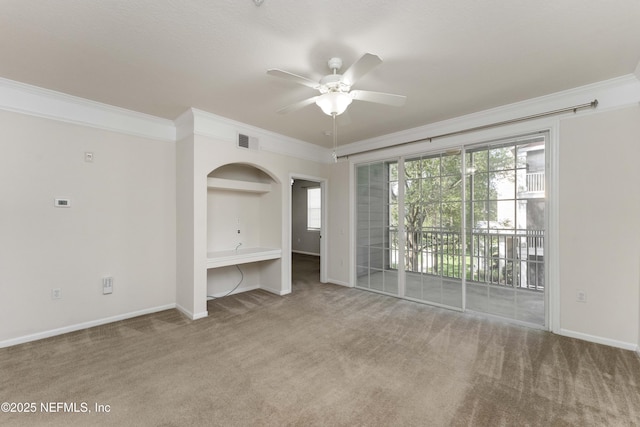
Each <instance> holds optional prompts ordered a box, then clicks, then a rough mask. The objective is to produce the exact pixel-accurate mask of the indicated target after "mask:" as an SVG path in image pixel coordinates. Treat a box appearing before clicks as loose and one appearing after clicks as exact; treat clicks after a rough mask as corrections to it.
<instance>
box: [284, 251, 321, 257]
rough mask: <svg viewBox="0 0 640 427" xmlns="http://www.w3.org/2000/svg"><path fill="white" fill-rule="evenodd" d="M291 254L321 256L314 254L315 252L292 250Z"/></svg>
mask: <svg viewBox="0 0 640 427" xmlns="http://www.w3.org/2000/svg"><path fill="white" fill-rule="evenodd" d="M291 253H294V254H300V255H311V256H320V254H317V253H314V252H305V251H294V250H292V251H291Z"/></svg>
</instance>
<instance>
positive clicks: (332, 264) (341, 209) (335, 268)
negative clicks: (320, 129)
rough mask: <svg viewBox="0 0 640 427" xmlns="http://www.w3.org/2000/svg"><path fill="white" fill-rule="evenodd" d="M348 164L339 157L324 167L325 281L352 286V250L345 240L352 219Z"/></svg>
mask: <svg viewBox="0 0 640 427" xmlns="http://www.w3.org/2000/svg"><path fill="white" fill-rule="evenodd" d="M350 166H351V164H350V163H349V162H348V161H342V160H341V161H339V162H338V163H331V164H330V165H329V166H328V175H329V183H328V186H327V187H328V189H329V190H328V193H329V197H328V201H327V205H328V206H327V208H328V209H327V211H328V214H327V216H328V219H327V233H326V234H327V242H328V246H329V247H328V251H327V252H328V256H327V258H328V261H327V266H328V273H327V275H328V277H327V280H328V281H329V282H331V283H336V284H339V285H344V286H352V285H353V284H352V281H351V280H350V275H351V274H350V273H351V271H352V268H351V265H353V252H354V248H353V247H352V246H350V239H349V235H350V230H351V225H350V224H352V222H353V219H352V218H351V211H352V206H351V200H350V198H349V197H350V193H351V189H352V187H353V183H352V182H351V181H350V179H351V178H350Z"/></svg>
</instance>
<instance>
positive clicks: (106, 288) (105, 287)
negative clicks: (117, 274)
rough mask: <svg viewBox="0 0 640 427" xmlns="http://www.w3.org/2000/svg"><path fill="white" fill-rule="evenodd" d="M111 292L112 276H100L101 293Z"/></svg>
mask: <svg viewBox="0 0 640 427" xmlns="http://www.w3.org/2000/svg"><path fill="white" fill-rule="evenodd" d="M112 293H113V277H103V278H102V294H103V295H108V294H112Z"/></svg>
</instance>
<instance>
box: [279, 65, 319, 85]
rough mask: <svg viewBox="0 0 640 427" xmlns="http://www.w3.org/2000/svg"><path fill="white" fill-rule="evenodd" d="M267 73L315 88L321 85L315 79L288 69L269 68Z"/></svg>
mask: <svg viewBox="0 0 640 427" xmlns="http://www.w3.org/2000/svg"><path fill="white" fill-rule="evenodd" d="M267 74H269V75H270V76H274V77H279V78H281V79H285V80H289V81H292V82H295V83H299V84H301V85H305V86H308V87H310V88H313V89H318V87H320V83H318V82H314V81H313V80H311V79H308V78H306V77H302V76H299V75H297V74H293V73H290V72H288V71H284V70H279V69H277V68H271V69H269V70H267Z"/></svg>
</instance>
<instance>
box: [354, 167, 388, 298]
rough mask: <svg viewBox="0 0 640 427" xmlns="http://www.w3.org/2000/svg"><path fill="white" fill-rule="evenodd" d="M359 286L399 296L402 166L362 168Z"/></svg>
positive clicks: (359, 185) (359, 184)
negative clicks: (400, 168)
mask: <svg viewBox="0 0 640 427" xmlns="http://www.w3.org/2000/svg"><path fill="white" fill-rule="evenodd" d="M356 181H357V189H356V218H357V219H356V222H357V226H356V247H357V249H356V280H357V283H356V286H357V287H360V288H365V289H371V290H375V291H378V292H384V293H387V294H392V295H399V293H398V256H399V254H398V252H399V251H398V163H397V162H380V163H374V164H369V165H363V166H358V168H357V179H356Z"/></svg>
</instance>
